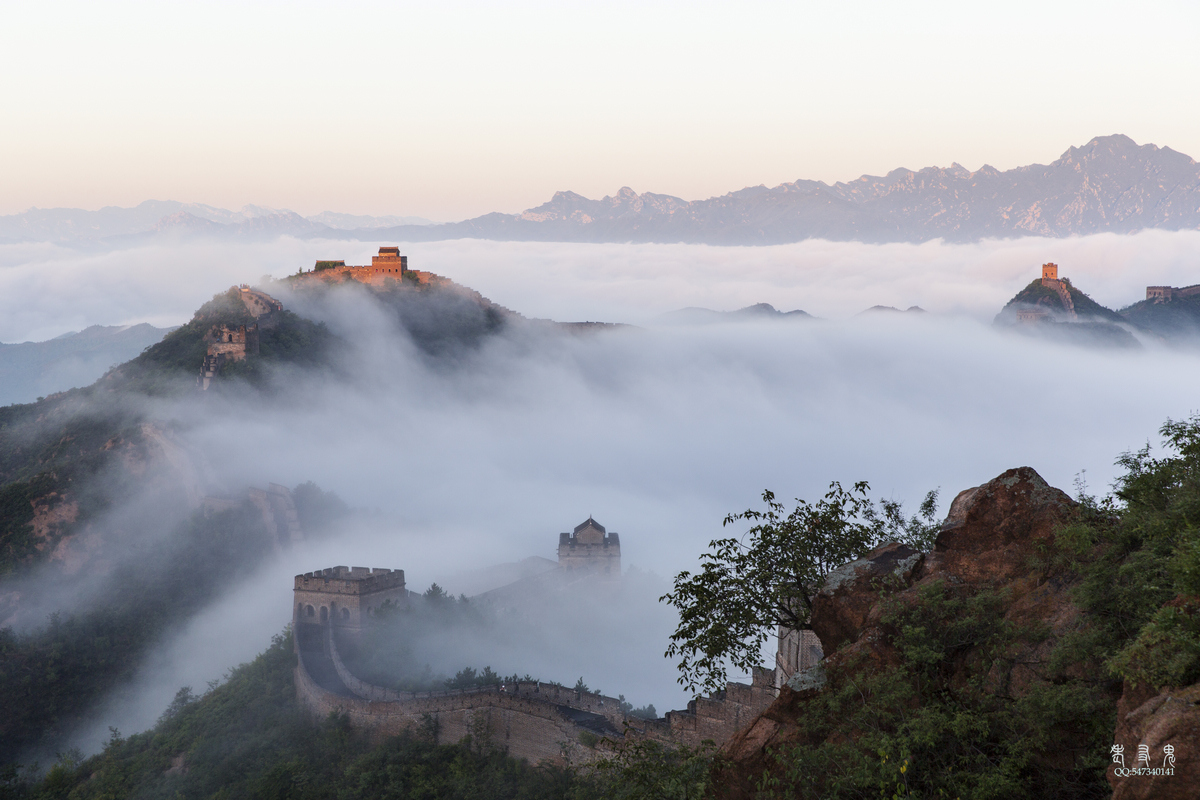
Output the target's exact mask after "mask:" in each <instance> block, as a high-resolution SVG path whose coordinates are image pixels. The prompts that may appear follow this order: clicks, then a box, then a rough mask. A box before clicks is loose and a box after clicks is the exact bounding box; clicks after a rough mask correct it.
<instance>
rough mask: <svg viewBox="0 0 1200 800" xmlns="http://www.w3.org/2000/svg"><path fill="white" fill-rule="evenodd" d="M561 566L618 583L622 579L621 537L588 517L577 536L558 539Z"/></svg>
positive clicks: (579, 527) (572, 533) (575, 534)
mask: <svg viewBox="0 0 1200 800" xmlns="http://www.w3.org/2000/svg"><path fill="white" fill-rule="evenodd" d="M558 566H559V568H560V569H565V570H585V571H588V572H591V573H594V574H596V575H601V576H603V577H606V578H611V579H613V580H616V579H618V578H620V577H621V537H620V536H618V535H617V534H616V533H615V532H613V533H608V532H607V531H605V530H604V526H603V525H601V524H600V523H599V522H596V520H594V519H592V518H591V517H588V518H587V520H586V521H585V522H581V523H580V524H578V525H576V526H575V530H574V531H573V532H571V533H560V534H559V535H558Z"/></svg>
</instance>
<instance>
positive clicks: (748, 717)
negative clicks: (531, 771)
mask: <svg viewBox="0 0 1200 800" xmlns="http://www.w3.org/2000/svg"><path fill="white" fill-rule="evenodd" d="M298 577H299V576H298ZM294 631H295V648H296V656H297V659H296V673H295V679H296V694H297V697H298V698H299V700H300V703H301V705H302V706H304V707H305V708H307V709H309V711H310V712H312V713H313V714H314V715H316V716H318V717H322V718H323V717H325V716H328V715H329V714H330V713H331V712H337V713H343V714H346V715H347V716H348V717H349V718H350V722H351V724H352V725H354V726H355V727H357V728H359V729H360V730H364V731H368V732H370V733H371V734H373V735H376V736H380V737H382V736H392V735H396V734H399V733H402V732H404V731H412V730H428V725H429V723H430V722H431V721H432V722H433V723H434V730H435V732H436V733H435V735H436V739H437V742H438V743H439V744H448V743H454V742H457V741H459V740H461V739H462V738H463V737H464V736H467V735H471V736H473V737H480V736H481V735H482V736H485V737H486V738H488V739H489V740H490V741H491V742H492V743H493V744H496V745H500V746H502V747H503V748H504V749H506V750H508V752H509V754H510V755H513V756H515V757H517V758H526V759H528V760H530V761H531V762H534V763H536V762H540V761H551V762H556V763H564V762H566V763H571V762H575V763H586V762H590V761H594V760H596V759H597V758H600V757H602V756H604V755H605V752H606V751H607V750H609V749H611V747H612V746H613V745H614V744H618V743H620V742H621V741H623V740H625V739H626V738H627V737H634V738H638V739H651V740H655V741H659V742H661V743H663V744H667V745H681V744H682V745H688V746H692V747H694V746H698V745H699V744H700V743H701V742H703V741H705V740H707V739H711V740H713V741H714V742H716V743H717V744H718V745H720V744H722V743H724V742H725V741H727V740H728V739H729V738H730V737H731V736H732V735H733V734H734V732H736V731H737V730H739V729H740V728H743V727H745V726H746V725H748V724H749V723H750V722H751V721H752V720H753V719H754V718H755V717H756V716H757V715H758V714H759V713H761V712H762V711H763V710H765V709H766V708H767V706H769V705H770V704H771V702H772V701H773V700H774V699H775V696H776V694H777V690H776V689H775V687H774V674H775V673H774V670H768V669H756V670H755V672H754V675H753V683H752V684H751V685H749V686H747V685H745V684H738V683H729V684H727V686H726V690H725V691H724V692H721V693H719V694H718V695H714V696H712V697H699V698H696V699H695V700H693V701H692V702H690V703H688V709H687V710H686V711H670V712H668V713H667V714H666V716H665V717H663V718H662V719H658V720H644V719H640V718H638V717H631V716H628V715H627V714H626V713H625V712H624V711H623V710H622V708H621V701H620V699H619V698H615V697H609V696H606V695H601V694H596V693H594V692H576V691H575V690H574V689H572V688H569V687H566V686H561V685H557V684H547V683H539V682H533V681H518V682H516V683H507V684H502V685H493V686H484V687H476V688H471V689H447V690H444V691H430V692H396V691H392V690H390V689H385V688H383V687H379V686H373V685H371V684H369V683H367V682H365V681H362V680H360V679H359V678H357V677H356V676H355V675H354V674H353V672H352V671H351V670H350V669H349V668H348V667H347V666H346V664H345V663H344V661H343V660H342V657H341V654H340V652H339V651H338V644H337V640H338V634H337V633H336V629H335V628H334V627H333V626H331V625H328V624H310V623H300V624H297V625H296V626H295V628H294Z"/></svg>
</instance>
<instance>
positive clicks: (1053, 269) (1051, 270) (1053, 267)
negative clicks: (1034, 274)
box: [1042, 264, 1058, 281]
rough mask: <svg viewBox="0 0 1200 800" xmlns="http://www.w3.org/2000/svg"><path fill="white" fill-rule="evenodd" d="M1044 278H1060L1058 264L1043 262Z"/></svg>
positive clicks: (1048, 279) (1049, 279)
mask: <svg viewBox="0 0 1200 800" xmlns="http://www.w3.org/2000/svg"><path fill="white" fill-rule="evenodd" d="M1042 280H1044V281H1056V280H1058V264H1042Z"/></svg>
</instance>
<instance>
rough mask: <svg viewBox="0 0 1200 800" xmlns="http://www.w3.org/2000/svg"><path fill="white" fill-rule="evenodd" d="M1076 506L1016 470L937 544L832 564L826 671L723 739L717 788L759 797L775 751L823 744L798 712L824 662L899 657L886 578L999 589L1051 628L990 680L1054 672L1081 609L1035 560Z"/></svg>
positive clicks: (1017, 621) (1040, 680)
mask: <svg viewBox="0 0 1200 800" xmlns="http://www.w3.org/2000/svg"><path fill="white" fill-rule="evenodd" d="M1075 505H1076V504H1075V503H1074V502H1073V501H1072V500H1071V499H1070V498H1069V497H1068V496H1067V495H1066V494H1065V493H1064V492H1062V491H1060V490H1058V489H1055V488H1053V487H1051V486H1050V485H1049V484H1047V483H1046V481H1044V480H1043V479H1042V477H1041V476H1040V475H1038V474H1037V472H1035V471H1034V470H1033V469H1030V468H1029V467H1020V468H1017V469H1011V470H1008V471H1007V472H1005V473H1003V474H1002V475H999V476H997V477H996V478H994V479H993V480H991V481H988V482H987V483H985V484H983V485H982V486H977V487H974V488H972V489H968V490H966V491H964V492H960V493H959V494H958V496H957V497H955V499H954V502H953V503H952V504H951V507H950V511H949V513H948V515H947V517H946V520H945V522H944V523H943V524H942V526H941V529H940V531H939V533H938V537H937V540H936V544H935V547H934V550H933V552H931V553H926V554H922V553H918V552H916V551H915V550H913V549H911V548H909V547H907V546H904V545H900V544H895V543H893V544H887V545H884V546H882V547H879V548H877V549H875V550H873V551H871V552H870V553H868V554H867V555H866V556H865V557H864V558H862V559H860V560H858V561H855V562H852V563H850V564H846V565H845V566H843V567H841V568H839V569H837V570H834V571H833V572H832V573H830V575H829V576H828V578H827V579H826V581H825V583H824V584H823V586H822V588H821V589H820V591H819V592H818V593H817V595H816V597H815V598H814V602H813V613H812V620H811V624H812V628H813V631H814V632H815V633H816V634H817V636H818V637H819V638H820V640H821V645H822V648H823V650H824V652H825V653H826V655H827V658H826V659H825V662H824V663H823V664H822V671H821V674H817V671H816V670H813V671H810V672H811V673H812V674H804V675H799V676H797V677H796V678H795V679H794V680H793V681H791V682H790V685H791V686H794V687H796V689H797V690H794V689H792V688H789V685H785V686H784V687H782V688H781V689H780V694H779V697H778V698H777V699H776V701H775V702H774V703H773V704H772V705H771V706H770V707H769V708H768V709H767V710H766V711H765V712H764V713H763V714H762V715H761V716H759V717H758V718H757V719H756V720H755V721H754V722H753V723H751V725H750V726H749V727H747V728H746V729H744V730H742V731H739V732H738V733H737V734H735V735H734V736H733V737H732V738H731V739H730V740H729V741H728V742H727V743H726V744H725V746H724V747H723V748H722V752H721V755H722V757H723V760H722V762H721V767H720V768H719V770H718V772H717V774H716V778H717V787H716V796H718V797H722V798H739V799H740V798H747V799H748V798H752V797H753V796H754V788H753V787H754V783H755V781H757V780H760V779H761V778H762V776H763V775H764V774H765V773H766V772H769V771H770V770H771V769H774V767H773V766H772V765H773V763H774V762H773V761H772V760H771V756H770V753H771V751H778V750H780V748H784V747H787V746H792V745H798V744H811V745H816V744H819V743H820V742H817V741H811V738H812V734H811V733H810V732H809V731H805V730H802V729H801V728H800V726H799V725H798V724H797V719H798V717H799V716H800V709H802V707H803V706H804V704H805V703H806V702H808V701H809V700H811V699H812V698H814V697H816V696H817V695H818V694H819V693H820V692H821V691H822V688H823V685H824V674H825V672H826V671H837V670H839V669H840V670H844V669H846V668H847V667H846V665H853V666H851V667H849V668H850V669H853V670H866V671H868V672H877V671H879V670H883V669H887V668H889V667H891V666H894V665H895V664H896V663H897V662H898V658H899V656H898V654H897V653H896V652H895V650H894V648H893V646H892V645H891V644H890V642H891V636H890V635H889V631H888V630H887V629H886V626H885V625H883V623H882V622H881V616H882V613H883V604H882V603H881V595H882V594H883V592H882V590H883V589H884V588H885V587H886V588H889V589H890V590H891V598H892V599H893V600H894V601H896V602H899V603H906V604H915V603H917V602H919V597H920V593H921V592H922V590H923V589H924V588H926V587H928V586H930V584H932V583H933V582H935V581H941V582H943V583H944V584H946V585H949V586H952V587H962V588H963V589H970V588H972V587H974V588H993V589H996V590H998V596H1000V597H1002V598H1003V608H1001V609H1000V613H1001V614H1002V615H1003V616H1004V618H1005V620H1006V621H1008V622H1011V623H1012V624H1013V625H1014V626H1015V627H1029V626H1033V627H1036V628H1038V629H1039V630H1041V631H1043V632H1044V633H1045V635H1044V636H1038V637H1032V638H1029V639H1022V640H1020V641H1018V642H1017V643H1016V644H1015V645H1014V649H1013V651H1012V652H1010V653H1008V654H1007V658H1005V659H1002V661H1004V662H1005V663H1007V664H1011V665H1012V667H1011V669H1007V670H1004V671H1003V674H999V673H998V674H996V675H994V676H993V675H990V674H989V676H988V683H989V685H991V686H992V688H993V690H994V691H995V692H996V693H997V694H1000V695H1004V696H1023V695H1025V694H1026V693H1028V692H1029V691H1031V690H1032V689H1033V688H1034V687H1036V686H1038V685H1043V684H1044V683H1045V682H1046V681H1048V680H1050V677H1049V676H1047V675H1045V674H1043V671H1044V669H1045V665H1046V663H1047V661H1048V655H1049V653H1050V651H1051V650H1053V648H1054V647H1055V645H1056V644H1057V643H1058V642H1059V641H1061V639H1062V637H1063V636H1065V635H1067V634H1068V633H1070V632H1071V631H1073V630H1075V629H1076V628H1077V627H1078V625H1079V624H1080V617H1081V613H1080V611H1079V609H1078V608H1077V607H1076V606H1075V605H1074V604H1073V603H1072V602H1071V600H1070V597H1069V588H1070V587H1069V586H1065V585H1063V584H1062V583H1061V582H1058V581H1046V580H1043V576H1041V575H1039V571H1038V570H1037V568H1036V567H1035V566H1034V564H1035V562H1036V560H1037V559H1036V556H1037V555H1038V550H1039V548H1041V547H1042V546H1043V545H1047V544H1050V543H1052V541H1053V537H1054V534H1055V530H1056V529H1057V528H1059V527H1061V526H1062V525H1063V524H1065V523H1067V522H1069V521H1070V520H1071V518H1072V515H1073V514H1074V513H1075ZM969 657H970V654H968V655H967V656H966V657H965V658H969ZM964 663H965V660H964ZM959 666H961V665H959ZM950 668H951V669H955V668H956V666H955V665H950ZM1198 753H1200V751H1198ZM1050 766H1053V765H1050Z"/></svg>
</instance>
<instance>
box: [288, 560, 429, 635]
mask: <svg viewBox="0 0 1200 800" xmlns="http://www.w3.org/2000/svg"><path fill="white" fill-rule="evenodd" d="M294 595H295V614H296V616H295V622H296V624H297V625H305V624H312V623H316V624H325V623H331V624H332V625H334V626H336V627H338V628H348V629H350V630H361V629H362V628H363V626H364V625H366V624H367V622H368V621H369V619H370V617H371V615H372V614H373V613H374V612H375V610H376V609H377V608H379V606H380V605H382V604H383V603H384V602H385V601H387V600H391V601H392V602H394V603H397V604H399V605H401V606H404V605H405V604H407V602H408V590H407V589H405V588H404V570H402V569H367V568H366V567H330V568H329V569H322V570H317V571H316V572H307V573H305V574H303V575H297V576H296V587H295V591H294Z"/></svg>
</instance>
